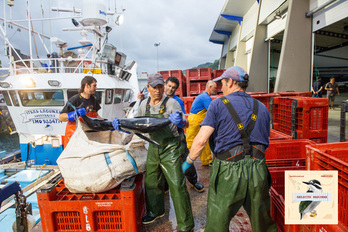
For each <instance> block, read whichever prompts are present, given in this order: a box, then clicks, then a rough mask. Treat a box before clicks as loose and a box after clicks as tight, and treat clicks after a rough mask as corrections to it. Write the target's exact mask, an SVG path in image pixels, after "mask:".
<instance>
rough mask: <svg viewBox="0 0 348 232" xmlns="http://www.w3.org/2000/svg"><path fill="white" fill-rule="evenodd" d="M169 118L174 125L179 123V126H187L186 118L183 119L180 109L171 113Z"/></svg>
mask: <svg viewBox="0 0 348 232" xmlns="http://www.w3.org/2000/svg"><path fill="white" fill-rule="evenodd" d="M169 120H170V121H171V123H173V124H174V125H177V126H178V127H179V128H182V127H185V126H186V120H185V119H183V117H182V114H181V113H180V112H179V111H175V112H174V113H171V114H170V115H169Z"/></svg>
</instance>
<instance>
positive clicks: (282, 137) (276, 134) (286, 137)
mask: <svg viewBox="0 0 348 232" xmlns="http://www.w3.org/2000/svg"><path fill="white" fill-rule="evenodd" d="M289 139H292V136H290V135H287V134H284V133H282V132H280V131H277V130H274V129H271V135H270V137H269V140H289Z"/></svg>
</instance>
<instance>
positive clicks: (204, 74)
mask: <svg viewBox="0 0 348 232" xmlns="http://www.w3.org/2000/svg"><path fill="white" fill-rule="evenodd" d="M211 79H212V73H211V68H195V69H186V91H187V96H188V97H189V96H197V95H198V94H200V93H202V92H203V91H204V90H205V87H206V84H207V82H208V81H210V80H211Z"/></svg>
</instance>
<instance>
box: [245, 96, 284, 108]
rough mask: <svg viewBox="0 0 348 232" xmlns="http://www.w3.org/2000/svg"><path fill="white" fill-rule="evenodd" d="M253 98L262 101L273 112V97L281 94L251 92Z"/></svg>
mask: <svg viewBox="0 0 348 232" xmlns="http://www.w3.org/2000/svg"><path fill="white" fill-rule="evenodd" d="M251 96H252V97H253V98H255V99H256V100H258V101H260V102H262V103H263V104H264V105H265V106H266V107H267V109H268V112H271V99H272V98H273V97H280V95H279V94H276V93H270V94H251Z"/></svg>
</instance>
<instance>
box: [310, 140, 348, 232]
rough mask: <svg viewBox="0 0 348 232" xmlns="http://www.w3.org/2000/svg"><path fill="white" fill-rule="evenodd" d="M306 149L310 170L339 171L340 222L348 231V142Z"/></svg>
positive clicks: (314, 145) (316, 145) (317, 145)
mask: <svg viewBox="0 0 348 232" xmlns="http://www.w3.org/2000/svg"><path fill="white" fill-rule="evenodd" d="M306 149H307V153H306V161H307V169H308V170H337V171H338V221H339V222H340V223H342V224H343V225H344V226H345V227H346V229H347V228H348V214H347V210H348V201H347V195H348V142H340V143H326V144H312V145H310V146H307V147H306ZM347 231H348V229H347Z"/></svg>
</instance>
